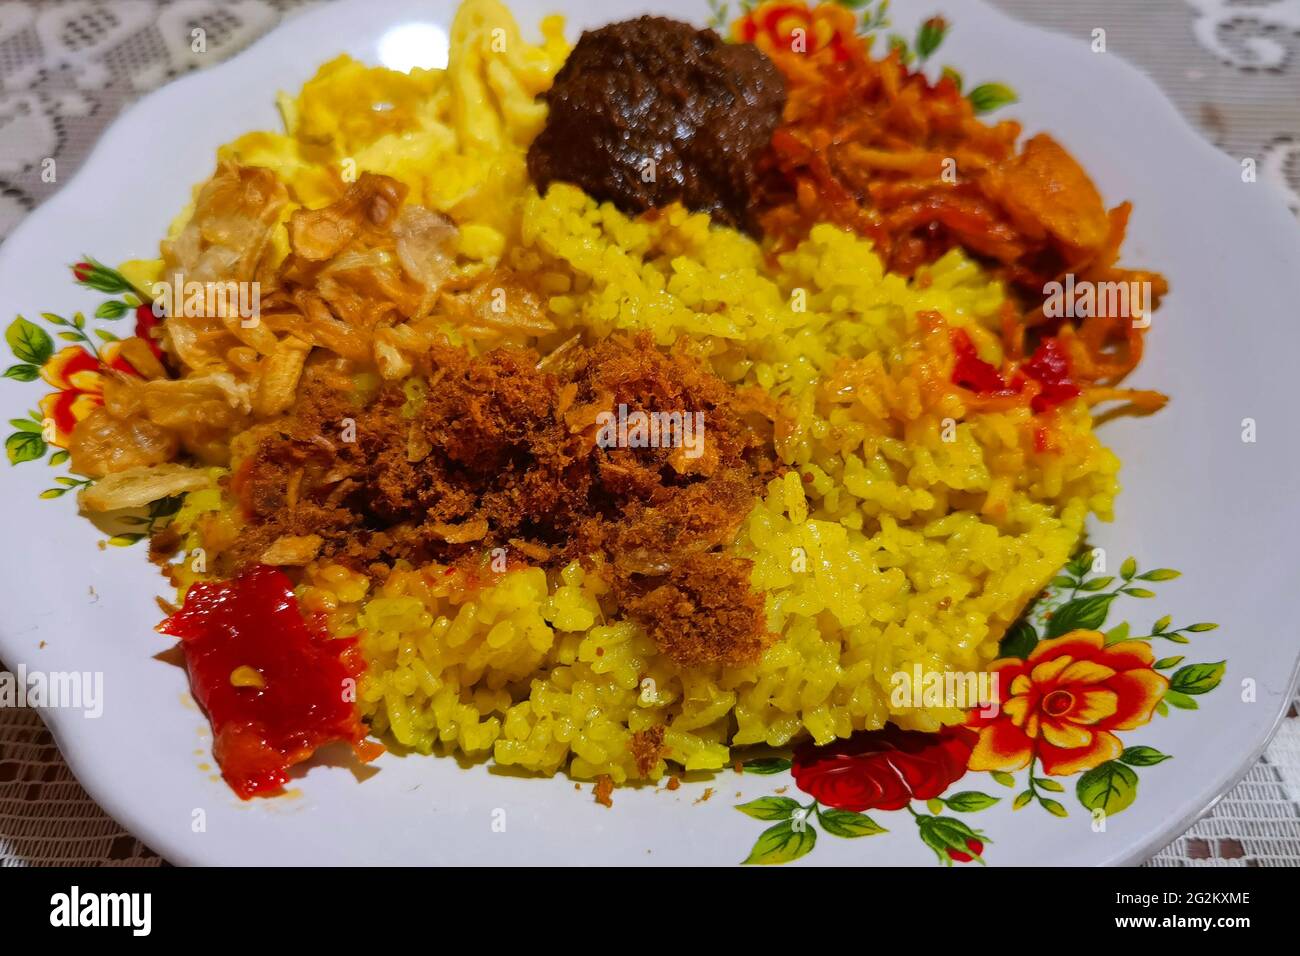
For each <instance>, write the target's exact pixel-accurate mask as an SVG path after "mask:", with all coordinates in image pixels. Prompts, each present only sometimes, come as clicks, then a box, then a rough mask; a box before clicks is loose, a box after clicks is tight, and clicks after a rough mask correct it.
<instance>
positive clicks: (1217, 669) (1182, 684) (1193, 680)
mask: <svg viewBox="0 0 1300 956" xmlns="http://www.w3.org/2000/svg"><path fill="white" fill-rule="evenodd" d="M1225 664H1227V661H1219V662H1218V663H1217V664H1188V665H1187V666H1186V667H1180V668H1179V669H1178V670H1176V671H1174V676H1173V677H1171V678H1169V690H1170V691H1173V692H1175V693H1179V694H1205V693H1208V692H1209V691H1212V690H1214V688H1216V687H1218V686H1219V681H1221V680H1222V679H1223V668H1224V665H1225Z"/></svg>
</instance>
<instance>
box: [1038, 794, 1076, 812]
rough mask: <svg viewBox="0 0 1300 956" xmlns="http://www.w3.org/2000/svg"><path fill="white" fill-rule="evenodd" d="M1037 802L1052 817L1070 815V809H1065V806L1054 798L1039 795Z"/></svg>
mask: <svg viewBox="0 0 1300 956" xmlns="http://www.w3.org/2000/svg"><path fill="white" fill-rule="evenodd" d="M1038 803H1039V805H1040V806H1042V808H1043V809H1044V810H1046V811H1047V812H1048V813H1050V814H1051V815H1052V816H1054V817H1068V816H1069V815H1070V811H1068V810H1066V809H1065V807H1064V806H1063V805H1062V804H1060V803H1058V802H1057V801H1056V800H1049V799H1047V798H1046V797H1040V798H1039V800H1038Z"/></svg>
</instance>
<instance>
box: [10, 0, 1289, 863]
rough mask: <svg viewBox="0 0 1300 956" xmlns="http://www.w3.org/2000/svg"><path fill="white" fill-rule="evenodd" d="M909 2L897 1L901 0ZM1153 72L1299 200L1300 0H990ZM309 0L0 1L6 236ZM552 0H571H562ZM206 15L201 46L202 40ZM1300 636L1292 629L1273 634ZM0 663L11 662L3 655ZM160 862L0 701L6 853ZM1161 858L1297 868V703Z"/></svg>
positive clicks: (1215, 134)
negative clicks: (116, 127)
mask: <svg viewBox="0 0 1300 956" xmlns="http://www.w3.org/2000/svg"><path fill="white" fill-rule="evenodd" d="M895 2H898V0H895ZM994 2H995V3H997V4H998V5H1000V6H1002V7H1003V8H1005V9H1007V10H1008V11H1010V12H1011V13H1014V14H1015V15H1017V16H1019V17H1022V18H1023V19H1025V20H1028V21H1030V22H1034V23H1038V24H1041V25H1043V26H1047V27H1051V28H1053V29H1056V30H1059V31H1061V32H1064V33H1068V34H1070V35H1072V36H1077V37H1080V38H1081V41H1080V42H1084V41H1085V40H1086V39H1087V38H1089V37H1091V36H1092V31H1093V30H1094V29H1097V28H1101V29H1104V30H1105V31H1106V39H1107V45H1108V48H1109V50H1110V51H1111V52H1112V53H1114V54H1116V55H1118V56H1122V57H1124V58H1126V59H1128V60H1129V61H1130V62H1132V63H1135V64H1137V65H1138V66H1140V67H1142V68H1143V69H1144V70H1146V71H1147V72H1148V73H1149V74H1150V75H1151V76H1152V77H1153V78H1154V79H1155V80H1156V82H1157V83H1159V84H1160V86H1161V87H1163V88H1164V90H1165V92H1166V93H1167V94H1168V95H1169V96H1170V98H1171V99H1172V100H1173V101H1174V103H1175V104H1177V106H1178V107H1179V108H1180V109H1181V110H1182V111H1183V113H1184V114H1185V115H1186V116H1187V117H1188V119H1190V120H1191V121H1192V123H1194V124H1195V125H1196V126H1197V127H1198V128H1199V129H1201V130H1202V132H1203V133H1204V134H1205V136H1206V137H1207V138H1208V139H1210V140H1211V141H1212V142H1213V143H1214V144H1215V145H1217V146H1219V147H1220V148H1221V149H1223V150H1225V151H1226V152H1228V153H1230V154H1231V155H1233V156H1234V157H1246V156H1252V157H1255V159H1256V160H1257V163H1258V168H1259V171H1260V175H1261V177H1263V178H1267V179H1270V180H1272V181H1273V182H1275V183H1276V184H1277V185H1278V186H1280V187H1281V188H1282V189H1283V191H1284V193H1285V195H1286V197H1287V200H1288V201H1289V203H1290V205H1291V208H1292V209H1293V210H1294V211H1295V212H1296V213H1297V215H1300V62H1298V61H1300V0H1249V2H1243V0H1142V2H1140V3H1135V2H1133V0H994ZM307 5H309V4H307V3H304V2H302V0H229V2H218V0H114V2H94V0H62V2H33V0H25V2H9V3H4V4H0V235H7V234H8V233H9V231H10V230H12V228H13V227H14V225H15V224H16V223H17V222H18V221H19V220H20V219H22V217H23V216H25V215H27V213H28V212H30V211H31V210H32V209H34V208H35V207H36V206H37V205H39V204H40V203H41V202H42V201H43V200H44V199H46V198H48V197H49V195H50V194H51V193H52V192H53V191H54V190H55V189H57V188H58V185H57V183H49V182H45V181H44V179H43V177H42V175H41V173H42V168H43V163H44V161H45V160H46V159H48V158H54V159H55V160H56V164H57V167H56V168H57V170H58V180H59V181H60V182H63V181H66V180H67V179H68V177H69V176H70V175H71V174H72V173H74V172H75V171H76V169H77V168H78V166H80V164H81V163H82V162H83V160H84V159H85V157H86V154H87V152H88V151H89V149H90V147H91V146H92V145H93V144H94V142H95V140H96V139H97V138H98V136H99V134H100V132H101V131H102V130H103V128H104V127H105V126H106V125H107V124H108V123H109V122H111V121H112V119H113V117H114V116H116V115H117V113H118V112H119V111H120V110H121V109H122V108H123V107H124V106H126V105H127V104H129V103H130V102H131V101H133V100H134V99H136V98H137V97H139V96H141V95H142V94H144V93H146V92H148V91H149V90H151V89H153V88H154V87H156V86H158V85H160V84H162V83H165V82H167V81H168V80H169V79H172V78H173V77H176V76H178V75H180V74H182V73H184V72H186V71H188V70H192V69H202V68H204V67H207V66H211V65H213V64H215V63H217V62H219V61H220V60H221V59H223V58H225V57H227V56H229V55H230V54H232V53H234V52H236V51H238V50H239V49H241V48H243V47H244V46H246V45H247V44H248V43H250V42H251V41H252V40H254V39H255V38H256V37H258V36H259V35H261V34H262V33H264V32H265V31H267V30H269V29H271V28H272V27H273V26H275V24H276V23H277V22H279V21H280V19H281V18H283V17H285V16H292V15H293V14H294V13H295V12H296V11H298V10H300V9H302V8H304V7H305V6H307ZM556 6H557V7H559V6H562V4H560V3H558V2H557V4H556ZM196 28H202V29H203V30H204V31H205V33H206V41H207V50H206V52H205V53H202V54H196V53H194V52H193V51H192V50H191V31H193V30H194V29H196ZM1279 638H1280V639H1288V638H1290V639H1294V635H1285V636H1283V635H1279ZM0 669H3V665H0ZM160 862H161V861H160V860H159V858H158V857H157V856H156V855H155V854H153V853H152V852H150V851H149V849H148V848H146V847H144V846H142V845H141V844H140V843H139V842H138V841H137V840H135V839H134V838H133V837H131V836H130V835H128V834H126V833H124V832H123V831H122V829H121V828H120V827H119V826H118V825H117V824H116V823H114V822H113V821H112V820H111V819H109V818H108V817H107V816H106V815H105V814H104V812H103V811H102V810H100V809H99V807H98V806H96V805H95V803H94V802H93V801H92V800H91V799H90V798H89V797H88V796H87V795H86V793H85V792H84V791H83V790H82V789H81V787H80V786H79V785H78V784H77V782H76V780H74V779H73V777H72V774H71V773H70V772H69V770H68V768H67V765H66V764H65V763H64V762H63V759H62V757H61V756H60V755H59V752H58V749H57V748H56V747H55V746H54V743H53V741H52V740H51V738H50V735H49V732H48V731H47V730H46V729H45V727H44V726H43V725H42V723H41V721H40V718H39V717H37V716H36V714H35V713H34V712H33V711H30V710H16V709H0V865H24V864H52V863H65V864H107V865H113V866H156V865H158V864H159V863H160ZM1152 864H1153V865H1156V866H1179V865H1184V866H1187V865H1219V866H1252V865H1290V866H1297V865H1300V718H1298V717H1297V716H1296V708H1295V707H1294V706H1293V707H1292V709H1291V715H1290V718H1289V719H1288V720H1286V721H1285V722H1284V726H1283V728H1282V731H1281V732H1280V733H1279V735H1278V737H1277V739H1276V740H1275V741H1274V742H1273V744H1272V746H1271V747H1270V748H1269V750H1268V753H1267V754H1266V756H1265V757H1264V758H1263V759H1262V760H1260V761H1259V763H1258V764H1256V765H1255V766H1254V767H1253V768H1252V769H1251V770H1250V772H1249V774H1248V775H1247V776H1246V778H1245V779H1244V780H1243V781H1242V782H1241V784H1239V785H1238V786H1237V788H1236V789H1234V790H1233V791H1232V792H1231V793H1230V794H1228V795H1227V796H1226V797H1224V799H1223V800H1222V801H1221V802H1220V803H1219V804H1218V806H1216V807H1215V808H1214V809H1213V810H1212V811H1211V812H1210V813H1209V814H1207V815H1206V816H1205V817H1204V818H1203V819H1201V820H1200V821H1199V822H1198V823H1196V824H1195V825H1194V826H1193V827H1192V828H1191V829H1190V830H1189V831H1188V832H1187V833H1185V834H1184V835H1183V836H1181V837H1179V838H1178V839H1177V840H1175V841H1174V842H1173V843H1172V844H1170V845H1169V846H1168V847H1167V848H1165V849H1164V850H1162V851H1161V852H1160V853H1159V854H1157V856H1156V857H1155V859H1154V860H1153V861H1152Z"/></svg>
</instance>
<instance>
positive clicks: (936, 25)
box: [916, 17, 948, 60]
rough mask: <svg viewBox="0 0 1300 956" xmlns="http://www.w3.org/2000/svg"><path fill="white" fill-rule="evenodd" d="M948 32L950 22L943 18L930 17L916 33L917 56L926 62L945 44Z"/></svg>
mask: <svg viewBox="0 0 1300 956" xmlns="http://www.w3.org/2000/svg"><path fill="white" fill-rule="evenodd" d="M947 32H948V22H947V21H946V20H944V18H943V17H930V19H928V20H926V21H925V22H924V23H922V24H921V28H920V29H919V30H917V31H916V55H917V56H918V57H920V58H921V59H922V60H924V59H925V58H926V57H928V56H929V55H930V54H931V53H933V52H934V51H935V50H937V49H939V44H940V43H942V42H943V38H944V36H945V35H946V34H947Z"/></svg>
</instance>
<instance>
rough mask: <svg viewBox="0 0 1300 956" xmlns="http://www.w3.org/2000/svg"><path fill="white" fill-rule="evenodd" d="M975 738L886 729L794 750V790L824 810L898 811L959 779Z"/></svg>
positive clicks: (952, 730) (961, 731)
mask: <svg viewBox="0 0 1300 956" xmlns="http://www.w3.org/2000/svg"><path fill="white" fill-rule="evenodd" d="M975 739H976V738H975V734H974V733H973V732H971V731H970V730H967V729H965V728H963V727H945V728H944V729H943V730H942V731H940V732H939V733H937V734H930V733H922V732H920V731H916V730H902V729H900V728H898V727H894V726H892V725H891V726H888V727H885V728H884V729H883V730H872V731H864V732H862V733H857V734H854V735H853V736H852V737H850V738H849V739H848V740H844V741H840V742H838V743H834V744H831V745H829V746H827V747H814V746H811V745H805V746H803V747H800V748H799V749H798V750H796V751H795V754H794V761H793V766H792V767H791V773H792V774H793V776H794V782H795V785H796V786H798V787H799V789H800V790H802V791H803V792H804V793H808V794H811V795H812V796H814V797H816V798H817V800H818V801H819V802H820V803H822V804H823V805H825V806H828V807H835V808H836V809H839V810H852V811H856V812H858V813H861V812H863V811H866V810H900V809H902V808H903V807H905V806H907V805H908V804H910V803H911V802H912V801H913V800H931V799H933V798H934V797H937V796H939V795H940V794H941V793H943V792H944V791H945V790H947V789H948V788H949V787H950V786H951V785H952V784H953V782H954V781H956V780H958V779H960V778H961V777H962V776H963V775H964V774H965V773H966V761H967V760H968V759H969V758H970V754H971V749H972V748H973V747H974V745H975Z"/></svg>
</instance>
